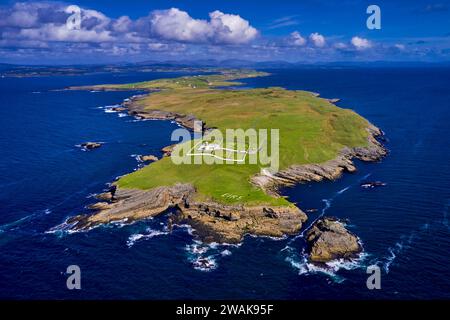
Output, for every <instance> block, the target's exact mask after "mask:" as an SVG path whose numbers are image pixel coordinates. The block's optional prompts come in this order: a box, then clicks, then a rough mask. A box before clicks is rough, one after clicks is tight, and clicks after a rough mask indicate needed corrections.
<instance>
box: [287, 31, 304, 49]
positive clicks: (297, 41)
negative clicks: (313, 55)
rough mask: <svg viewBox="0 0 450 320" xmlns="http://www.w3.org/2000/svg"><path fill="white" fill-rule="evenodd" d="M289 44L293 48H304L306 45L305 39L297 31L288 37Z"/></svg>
mask: <svg viewBox="0 0 450 320" xmlns="http://www.w3.org/2000/svg"><path fill="white" fill-rule="evenodd" d="M289 42H290V44H292V45H294V46H300V47H301V46H304V45H305V44H306V39H305V38H303V37H302V35H301V34H300V32H298V31H294V32H292V33H291V34H290V37H289Z"/></svg>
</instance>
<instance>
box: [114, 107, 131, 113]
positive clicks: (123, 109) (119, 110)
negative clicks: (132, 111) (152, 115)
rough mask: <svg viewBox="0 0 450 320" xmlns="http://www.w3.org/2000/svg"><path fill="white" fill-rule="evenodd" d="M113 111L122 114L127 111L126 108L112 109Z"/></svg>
mask: <svg viewBox="0 0 450 320" xmlns="http://www.w3.org/2000/svg"><path fill="white" fill-rule="evenodd" d="M111 110H112V111H115V112H122V111H125V110H127V109H126V108H124V107H112V108H111Z"/></svg>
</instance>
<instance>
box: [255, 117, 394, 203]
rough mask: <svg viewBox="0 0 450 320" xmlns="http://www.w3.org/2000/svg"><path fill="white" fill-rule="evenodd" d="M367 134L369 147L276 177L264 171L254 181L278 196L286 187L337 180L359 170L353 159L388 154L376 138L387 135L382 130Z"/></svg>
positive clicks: (376, 158)
mask: <svg viewBox="0 0 450 320" xmlns="http://www.w3.org/2000/svg"><path fill="white" fill-rule="evenodd" d="M367 131H368V137H367V140H368V144H367V146H366V147H356V148H347V147H345V148H343V149H342V150H341V152H340V154H339V155H338V156H337V157H336V158H334V159H332V160H329V161H327V162H325V163H320V164H306V165H293V166H290V167H289V168H287V169H284V170H281V171H279V172H277V173H274V174H272V173H270V172H266V171H263V172H262V173H260V174H257V175H255V176H253V177H252V178H251V182H252V183H253V184H254V185H256V186H258V187H260V188H262V189H263V190H264V191H265V192H267V193H269V194H273V195H277V194H278V189H279V188H280V187H282V186H293V185H295V184H297V183H306V182H318V181H321V180H323V179H327V180H336V179H338V178H339V177H341V175H342V174H343V173H344V172H354V171H356V167H355V165H354V163H353V160H352V159H354V158H356V159H359V160H362V161H379V160H381V159H382V158H383V157H384V156H385V155H386V154H387V150H386V149H385V148H384V147H383V145H382V144H381V143H380V142H378V141H377V139H376V138H377V137H379V136H381V135H382V134H383V133H382V131H381V130H380V129H378V128H377V127H375V126H373V125H369V127H368V128H367Z"/></svg>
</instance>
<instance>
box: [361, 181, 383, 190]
mask: <svg viewBox="0 0 450 320" xmlns="http://www.w3.org/2000/svg"><path fill="white" fill-rule="evenodd" d="M386 184H387V183H385V182H381V181H369V182H363V183H361V188H366V189H372V188H375V187H384V186H385V185H386Z"/></svg>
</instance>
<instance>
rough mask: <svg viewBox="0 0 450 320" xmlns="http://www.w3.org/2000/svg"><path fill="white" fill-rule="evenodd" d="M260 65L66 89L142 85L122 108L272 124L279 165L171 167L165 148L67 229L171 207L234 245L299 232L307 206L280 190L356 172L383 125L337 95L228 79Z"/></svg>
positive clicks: (211, 124) (202, 234)
mask: <svg viewBox="0 0 450 320" xmlns="http://www.w3.org/2000/svg"><path fill="white" fill-rule="evenodd" d="M267 75H268V74H267V73H263V72H257V71H247V70H228V71H222V72H221V73H219V74H211V75H200V76H189V77H180V78H174V79H160V80H153V81H148V82H140V83H132V84H120V85H115V84H110V85H99V86H90V87H72V88H69V89H71V90H145V91H148V92H149V93H150V94H144V95H139V96H134V97H132V98H130V99H126V100H125V101H124V103H123V107H125V108H127V109H128V112H129V114H130V115H134V116H136V117H139V118H142V119H160V120H171V121H176V122H177V123H178V124H179V125H181V126H183V127H186V128H189V129H191V130H194V129H195V127H194V122H195V121H196V120H201V121H202V122H203V124H204V127H203V128H202V129H201V130H208V129H209V128H216V129H218V130H225V129H228V128H243V129H244V130H245V129H247V128H256V129H259V128H277V129H279V132H280V146H279V154H280V159H279V162H280V170H279V171H278V172H276V173H274V174H266V173H264V172H261V170H260V167H259V166H258V165H251V164H241V165H206V164H201V165H198V164H185V165H175V164H174V163H173V162H172V161H171V158H170V152H171V150H173V148H174V147H176V146H171V147H170V148H167V150H168V151H167V150H166V151H167V153H166V155H165V156H164V157H162V158H161V159H159V160H157V161H154V162H151V163H150V164H149V165H147V166H145V167H143V168H141V169H139V170H137V171H135V172H133V173H130V174H128V175H125V176H123V177H121V178H120V179H119V180H117V181H116V182H114V183H113V184H112V187H111V189H110V190H109V191H108V192H105V193H103V194H101V195H99V197H98V198H99V199H101V200H102V202H100V203H99V204H98V205H96V206H93V207H92V208H93V209H96V210H95V212H94V213H92V214H82V215H77V216H74V217H71V218H69V219H68V220H67V224H68V225H69V226H70V228H71V229H72V230H87V229H90V228H92V227H95V226H98V225H101V224H106V223H110V222H114V221H119V220H120V221H127V222H133V221H136V220H140V219H145V218H149V217H153V216H156V215H160V214H163V213H166V212H167V211H168V209H175V210H173V212H174V213H172V214H171V215H170V217H169V223H170V224H173V223H187V224H189V225H191V226H192V227H193V228H194V229H195V230H196V235H197V236H198V237H199V238H200V239H201V240H202V241H205V242H219V243H225V242H226V243H237V242H239V241H241V240H242V238H243V236H244V235H246V234H252V235H257V236H271V237H282V236H284V235H292V234H296V233H298V232H299V230H300V229H301V228H302V226H303V224H304V222H305V221H306V220H307V216H306V214H305V213H304V212H303V211H302V210H301V209H299V208H298V207H297V206H296V205H295V204H293V203H291V202H289V201H288V200H287V199H286V198H285V197H283V196H281V195H280V192H279V190H280V188H281V187H284V186H293V185H295V184H298V183H305V182H310V181H321V180H322V179H329V180H334V179H337V178H339V177H340V176H341V175H342V173H343V172H354V171H355V170H356V168H355V166H354V163H353V161H352V160H353V159H360V160H363V161H378V160H380V159H381V158H382V157H383V156H385V155H386V150H385V148H384V147H383V146H382V144H381V143H380V142H379V141H377V139H376V138H377V137H378V136H381V135H382V134H383V133H382V131H381V130H380V129H378V128H377V127H375V126H374V125H372V124H371V123H370V122H368V121H367V120H366V119H364V118H363V117H361V116H359V115H358V114H357V113H355V112H354V111H352V110H349V109H343V108H340V107H337V106H336V105H334V104H333V102H336V101H337V100H329V99H325V98H321V97H319V96H318V95H317V94H315V93H312V92H306V91H300V90H286V89H284V88H280V87H269V88H257V89H236V88H234V87H235V86H238V85H240V84H241V83H239V82H236V81H235V80H238V79H243V78H251V77H261V76H267ZM169 149H170V150H169Z"/></svg>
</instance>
